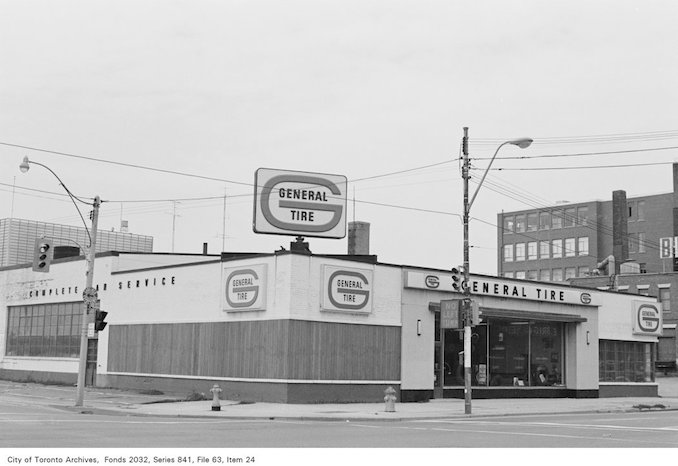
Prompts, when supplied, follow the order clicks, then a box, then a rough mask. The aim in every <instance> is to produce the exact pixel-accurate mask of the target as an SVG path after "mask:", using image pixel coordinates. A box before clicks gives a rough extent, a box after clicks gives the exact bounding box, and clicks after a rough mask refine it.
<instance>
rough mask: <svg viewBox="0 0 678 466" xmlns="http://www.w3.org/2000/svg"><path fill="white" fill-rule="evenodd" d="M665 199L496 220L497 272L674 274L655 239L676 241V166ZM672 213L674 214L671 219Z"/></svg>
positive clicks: (546, 277)
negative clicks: (631, 266) (623, 268)
mask: <svg viewBox="0 0 678 466" xmlns="http://www.w3.org/2000/svg"><path fill="white" fill-rule="evenodd" d="M673 185H674V190H673V192H671V193H666V194H658V195H651V196H639V197H632V198H628V199H627V198H626V192H625V191H614V192H613V193H612V194H613V196H612V200H610V201H599V200H596V201H589V202H582V203H577V204H561V205H556V206H551V207H543V208H534V209H529V210H521V211H514V212H502V213H500V214H498V216H497V220H498V223H497V225H498V230H497V245H498V251H497V270H498V275H499V276H503V277H506V278H523V279H529V280H540V281H554V282H559V281H564V280H568V279H570V278H576V277H585V276H588V275H589V274H591V273H592V272H594V271H595V270H596V269H597V268H598V265H599V264H601V263H602V262H605V260H606V259H609V261H607V262H605V263H606V264H608V262H609V265H610V266H612V265H614V268H615V270H614V271H612V272H611V273H612V274H614V273H619V266H620V264H621V263H623V262H628V261H633V262H635V263H636V264H637V266H636V267H637V269H638V271H639V272H640V273H645V272H655V273H664V272H672V271H674V264H673V260H672V259H667V258H664V259H662V258H660V254H659V249H660V239H661V238H668V237H674V236H678V164H674V165H673ZM674 212H676V213H674Z"/></svg>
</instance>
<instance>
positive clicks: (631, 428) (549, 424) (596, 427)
mask: <svg viewBox="0 0 678 466" xmlns="http://www.w3.org/2000/svg"><path fill="white" fill-rule="evenodd" d="M422 422H429V423H433V422H435V421H432V420H431V421H422ZM439 422H441V423H443V424H480V425H493V426H502V427H504V426H522V427H556V428H560V427H566V428H571V429H593V430H605V429H612V430H629V431H636V432H653V431H666V430H668V431H672V430H677V429H675V428H672V427H634V426H619V425H613V424H571V423H567V422H501V421H461V420H459V421H457V420H448V421H439Z"/></svg>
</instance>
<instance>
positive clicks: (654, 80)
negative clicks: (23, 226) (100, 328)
mask: <svg viewBox="0 0 678 466" xmlns="http://www.w3.org/2000/svg"><path fill="white" fill-rule="evenodd" d="M677 19H678V3H677V2H675V1H673V0H667V1H624V0H614V1H605V0H600V1H595V2H590V1H583V0H569V1H550V2H543V1H536V0H535V1H531V0H525V1H512V2H506V1H499V0H496V1H494V0H493V1H489V0H488V1H473V2H468V1H453V0H447V1H443V0H440V1H438V0H389V1H387V0H381V1H375V0H372V1H370V0H362V1H354V0H341V1H338V0H324V1H310V0H309V1H299V0H289V1H285V2H280V1H264V0H241V1H235V0H222V1H205V0H192V1H148V0H136V1H115V2H113V1H87V2H86V1H68V0H62V1H59V2H53V1H33V0H28V1H21V2H19V1H5V0H0V218H5V217H16V218H24V219H30V220H40V221H48V222H55V223H64V224H69V225H76V226H80V225H82V220H81V219H80V217H79V215H78V212H77V211H76V208H75V207H74V205H73V203H72V202H71V201H70V200H69V198H68V197H66V196H65V195H64V190H63V188H62V187H61V186H60V184H59V182H58V181H57V180H56V178H55V177H54V176H53V175H52V174H50V173H49V172H48V171H47V170H45V169H42V168H41V167H39V166H33V167H32V168H31V170H30V171H29V172H28V173H26V174H23V173H21V172H20V171H19V169H18V166H19V164H20V163H21V160H22V158H23V157H24V156H28V157H29V159H30V160H33V161H36V162H39V163H42V164H44V165H47V166H49V168H50V169H52V170H53V171H54V172H55V173H57V174H58V176H59V177H60V178H61V179H62V181H63V183H64V184H65V185H66V186H67V187H68V189H70V191H72V192H73V193H74V194H76V195H77V196H79V197H83V198H89V199H91V198H93V197H94V196H95V195H99V196H100V197H101V199H102V200H103V201H104V202H103V204H102V207H101V217H100V221H99V224H100V228H101V229H105V230H111V229H115V230H116V231H118V230H119V229H120V224H121V220H127V221H128V223H129V231H130V232H133V233H138V234H144V235H150V236H153V237H154V251H156V252H172V251H174V252H178V253H200V252H202V245H203V243H205V242H206V243H208V252H209V253H214V254H217V253H219V252H221V251H222V250H226V251H238V252H273V251H274V250H276V249H279V248H280V247H281V246H285V247H289V242H290V241H293V240H294V237H292V236H290V237H287V236H278V235H266V234H257V233H255V232H254V231H253V228H252V216H253V190H254V189H253V183H254V174H255V171H256V170H257V169H258V168H272V169H280V170H300V171H306V172H313V173H327V174H338V175H343V176H346V177H347V179H348V180H349V183H348V189H347V194H348V209H347V217H348V220H349V221H351V220H358V221H364V222H369V223H370V225H371V227H370V253H371V254H375V255H377V256H378V259H379V261H381V262H386V263H392V264H407V265H415V266H423V267H433V268H442V269H449V268H450V267H453V266H457V265H459V264H461V263H462V260H463V257H462V245H463V238H462V221H461V213H462V206H463V201H462V193H463V183H462V178H461V172H460V164H459V158H460V155H461V152H460V144H461V138H462V136H463V128H464V127H468V128H469V129H468V134H469V154H470V157H471V163H472V165H473V167H474V170H473V178H472V180H471V181H472V182H471V187H470V189H471V192H474V191H475V189H476V187H477V182H478V181H479V179H480V177H481V176H482V173H483V172H484V170H485V168H486V167H487V164H488V159H489V158H491V157H492V155H493V154H494V153H495V150H496V149H497V148H498V147H499V145H500V144H501V143H503V142H504V141H506V140H510V139H514V138H518V137H530V138H532V139H534V143H533V144H532V146H530V147H529V148H526V149H519V148H517V147H514V146H510V145H507V146H503V147H502V148H501V149H500V151H499V152H498V155H497V159H496V160H495V161H494V163H493V165H492V167H491V168H492V170H490V171H489V172H488V177H487V179H486V181H485V182H484V184H483V185H482V187H481V188H480V190H479V191H478V197H477V199H476V201H475V203H474V204H473V206H472V209H471V213H470V215H471V217H472V221H471V223H470V244H471V267H470V268H471V270H472V271H473V272H475V273H484V274H495V273H496V270H497V259H496V257H497V253H496V246H497V241H496V235H497V226H496V223H497V214H498V213H499V212H501V211H512V210H521V209H527V208H531V207H532V206H534V205H540V206H542V205H543V206H551V205H555V204H556V203H558V202H562V201H568V202H580V201H589V200H594V199H599V200H610V199H611V197H612V191H614V190H618V189H623V190H625V191H626V192H627V196H629V197H632V196H640V195H647V194H658V193H664V192H670V191H671V190H672V189H673V188H672V175H671V165H670V163H671V162H674V161H678V86H676V83H678V60H676V59H675V53H676V52H675V51H676V50H678V29H676V27H675V24H676V20H677ZM610 152H612V153H610ZM581 154H592V155H581ZM517 156H524V157H529V158H520V159H516V158H508V157H517ZM545 156H558V157H545ZM502 159H503V160H502ZM610 165H612V166H613V167H609V166H610ZM620 165H634V166H620ZM582 167H584V168H582ZM498 168H503V170H496V169H498ZM537 169H539V170H537ZM81 209H82V211H83V216H84V217H85V219H87V212H88V211H89V210H90V207H89V206H87V205H81ZM307 241H308V242H309V243H310V248H311V250H312V251H313V252H314V253H318V254H323V253H328V254H337V253H339V254H341V253H345V252H346V251H347V240H346V238H344V239H323V238H307Z"/></svg>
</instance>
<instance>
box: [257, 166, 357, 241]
mask: <svg viewBox="0 0 678 466" xmlns="http://www.w3.org/2000/svg"><path fill="white" fill-rule="evenodd" d="M346 185H347V180H346V177H345V176H342V175H327V174H320V173H307V172H298V171H286V170H274V169H270V168H260V169H258V170H257V171H256V173H255V176H254V222H253V227H254V232H255V233H268V234H276V235H295V236H315V237H321V238H343V237H344V236H346V190H347V189H346Z"/></svg>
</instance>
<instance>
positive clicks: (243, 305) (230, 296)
mask: <svg viewBox="0 0 678 466" xmlns="http://www.w3.org/2000/svg"><path fill="white" fill-rule="evenodd" d="M224 277H225V286H224V293H223V309H224V310H226V311H231V312H232V311H258V310H263V309H265V308H266V264H257V265H251V266H246V267H236V268H224Z"/></svg>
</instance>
